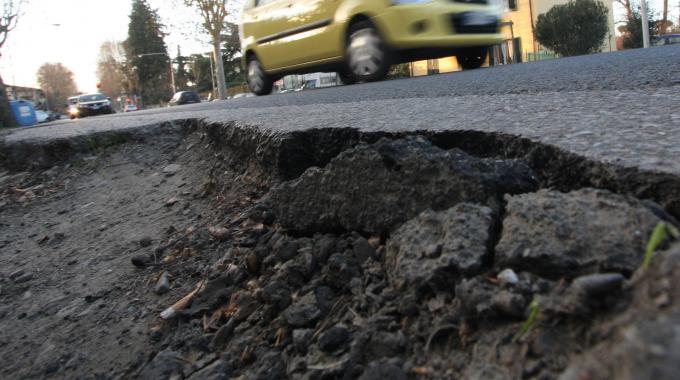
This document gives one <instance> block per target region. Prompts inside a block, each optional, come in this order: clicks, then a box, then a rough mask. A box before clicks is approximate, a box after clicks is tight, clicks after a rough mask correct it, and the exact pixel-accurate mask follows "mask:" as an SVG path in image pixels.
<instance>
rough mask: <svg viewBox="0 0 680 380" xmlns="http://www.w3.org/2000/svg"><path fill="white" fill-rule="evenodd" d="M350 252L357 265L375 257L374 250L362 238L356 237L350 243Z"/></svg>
mask: <svg viewBox="0 0 680 380" xmlns="http://www.w3.org/2000/svg"><path fill="white" fill-rule="evenodd" d="M352 251H354V257H356V259H357V261H358V262H359V264H363V263H364V262H365V261H366V260H368V259H374V260H375V259H376V257H377V255H376V253H375V249H373V247H371V245H370V244H368V240H366V239H365V238H363V237H357V238H356V239H354V241H353V242H352Z"/></svg>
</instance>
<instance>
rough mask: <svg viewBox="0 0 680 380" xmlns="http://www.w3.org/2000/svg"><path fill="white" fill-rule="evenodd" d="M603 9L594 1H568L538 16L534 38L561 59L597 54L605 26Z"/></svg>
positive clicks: (605, 16)
mask: <svg viewBox="0 0 680 380" xmlns="http://www.w3.org/2000/svg"><path fill="white" fill-rule="evenodd" d="M608 13H609V11H608V10H607V7H606V6H605V5H604V4H602V2H600V1H597V0H572V1H570V2H568V3H567V4H563V5H556V6H554V7H552V8H551V9H550V10H549V11H548V13H545V14H542V15H539V16H538V20H537V22H536V39H537V40H538V42H539V43H540V44H541V45H543V46H545V47H546V48H548V49H550V50H552V51H554V52H555V53H557V54H559V55H561V56H565V57H566V56H572V55H582V54H590V53H594V52H598V51H600V47H601V46H602V44H603V42H604V39H605V37H606V36H607V32H608V30H609V26H608V20H609V19H608Z"/></svg>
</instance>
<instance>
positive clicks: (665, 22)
mask: <svg viewBox="0 0 680 380" xmlns="http://www.w3.org/2000/svg"><path fill="white" fill-rule="evenodd" d="M661 28H662V30H661V33H666V31H667V29H668V0H663V18H662V19H661Z"/></svg>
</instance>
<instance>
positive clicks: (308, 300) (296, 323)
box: [283, 292, 321, 327]
mask: <svg viewBox="0 0 680 380" xmlns="http://www.w3.org/2000/svg"><path fill="white" fill-rule="evenodd" d="M319 316H321V310H319V307H318V306H317V304H316V296H315V295H314V293H312V292H310V293H307V295H305V296H304V297H302V298H300V299H299V300H297V301H295V303H293V304H292V305H290V306H288V308H286V310H284V312H283V318H284V319H285V320H286V323H288V324H289V325H290V326H293V327H305V326H308V325H310V324H312V323H313V322H315V321H316V320H317V319H318V318H319Z"/></svg>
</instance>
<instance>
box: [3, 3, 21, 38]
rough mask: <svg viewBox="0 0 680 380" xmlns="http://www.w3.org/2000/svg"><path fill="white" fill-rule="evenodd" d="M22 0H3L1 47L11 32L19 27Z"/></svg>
mask: <svg viewBox="0 0 680 380" xmlns="http://www.w3.org/2000/svg"><path fill="white" fill-rule="evenodd" d="M22 3H23V1H22V0H16V1H15V0H3V4H2V18H0V49H2V46H3V45H4V44H5V42H6V41H7V35H8V34H9V32H11V31H12V30H14V28H16V27H17V21H18V19H19V13H20V12H21V4H22Z"/></svg>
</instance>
